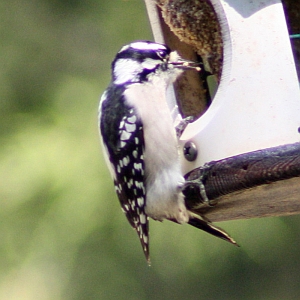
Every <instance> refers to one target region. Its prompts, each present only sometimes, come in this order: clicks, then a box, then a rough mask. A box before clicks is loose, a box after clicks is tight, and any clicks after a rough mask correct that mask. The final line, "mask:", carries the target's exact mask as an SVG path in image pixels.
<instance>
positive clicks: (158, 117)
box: [99, 41, 235, 262]
mask: <svg viewBox="0 0 300 300" xmlns="http://www.w3.org/2000/svg"><path fill="white" fill-rule="evenodd" d="M186 69H195V70H200V68H199V66H198V64H196V63H194V62H191V61H187V60H184V59H183V58H181V57H180V56H179V54H178V53H177V52H176V51H171V50H170V49H169V48H168V47H167V46H165V45H162V44H158V43H154V42H149V41H136V42H132V43H131V44H129V45H126V46H124V47H123V48H122V49H121V50H120V51H119V52H118V53H117V55H116V57H115V59H114V61H113V63H112V81H111V83H110V85H109V86H108V88H107V89H106V91H105V92H104V93H103V95H102V97H101V100H100V106H99V128H100V135H101V139H102V144H103V146H104V152H105V154H106V161H107V164H108V166H109V169H110V171H111V174H112V177H113V180H114V185H115V190H116V193H117V195H118V198H119V200H120V204H121V207H122V210H123V212H124V213H125V215H126V217H127V219H128V221H129V223H130V224H131V226H132V227H133V228H134V229H135V230H136V232H137V234H138V236H139V239H140V242H141V244H142V247H143V251H144V254H145V256H146V259H147V261H148V262H150V258H149V221H148V217H151V218H152V219H154V220H159V221H162V220H164V219H168V220H171V221H174V222H177V223H179V224H183V223H190V224H191V225H193V226H195V227H197V228H200V229H203V230H205V231H207V232H209V233H211V234H214V235H216V236H218V237H221V238H223V239H225V240H227V241H229V242H231V243H234V244H235V242H234V241H233V240H232V239H231V238H230V237H229V236H228V235H227V234H226V233H225V232H224V231H222V230H221V229H219V228H218V227H215V226H214V225H212V224H211V223H210V222H208V221H206V220H204V219H203V218H201V216H198V215H196V214H195V213H193V212H191V211H189V210H188V209H187V208H186V205H185V200H184V196H183V193H182V190H183V188H184V187H185V185H186V182H185V180H184V177H183V174H182V171H181V163H180V156H179V146H178V138H179V137H178V136H177V135H176V127H175V125H174V120H173V118H172V116H171V111H170V108H169V106H168V103H167V100H166V91H167V88H168V86H169V85H170V84H172V83H173V82H174V81H175V80H176V79H177V78H178V77H179V76H180V75H181V74H182V73H183V72H184V70H186Z"/></svg>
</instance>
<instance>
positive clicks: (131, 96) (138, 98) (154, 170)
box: [125, 76, 189, 223]
mask: <svg viewBox="0 0 300 300" xmlns="http://www.w3.org/2000/svg"><path fill="white" fill-rule="evenodd" d="M166 88H167V83H166V82H165V81H164V80H161V78H160V79H159V80H158V78H156V76H154V77H153V80H152V81H150V82H148V83H145V84H132V85H131V86H130V87H129V88H128V89H127V90H126V91H125V97H126V99H127V101H128V103H129V104H130V105H133V106H134V107H136V108H137V112H138V115H139V117H140V118H141V119H142V122H143V129H144V141H145V152H144V159H145V177H146V210H145V211H146V213H147V215H148V216H150V217H151V218H153V219H157V220H163V219H165V218H174V219H176V220H177V221H178V222H179V223H185V222H187V221H188V219H189V217H188V214H187V211H186V207H185V204H184V198H183V195H182V193H181V188H180V187H181V186H182V184H183V183H184V178H183V175H182V172H181V165H180V159H179V147H178V140H177V137H176V132H175V129H174V124H173V120H172V117H171V113H170V109H169V107H168V105H167V102H166Z"/></svg>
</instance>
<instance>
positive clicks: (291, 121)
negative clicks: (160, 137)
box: [147, 0, 300, 173]
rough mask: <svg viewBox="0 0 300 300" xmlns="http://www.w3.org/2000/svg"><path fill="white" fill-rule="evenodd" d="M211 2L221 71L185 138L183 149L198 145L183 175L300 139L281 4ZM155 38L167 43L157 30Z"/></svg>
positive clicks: (267, 0)
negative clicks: (220, 46) (219, 35)
mask: <svg viewBox="0 0 300 300" xmlns="http://www.w3.org/2000/svg"><path fill="white" fill-rule="evenodd" d="M211 3H212V4H213V6H214V8H215V10H216V13H217V15H218V19H219V21H220V24H221V28H222V36H223V46H224V63H223V72H222V76H221V81H220V85H219V88H218V90H217V93H216V95H215V97H214V99H213V102H212V104H211V106H210V107H209V108H208V110H207V111H206V112H205V114H204V115H203V116H201V117H200V118H199V119H198V120H197V121H195V122H194V123H192V124H190V125H188V127H187V128H186V130H185V131H184V133H183V135H182V137H181V142H180V145H181V147H183V146H184V144H185V143H186V142H188V141H192V142H193V143H194V144H195V145H196V147H197V149H198V156H197V159H196V160H195V161H193V162H188V161H187V160H186V159H185V158H184V157H183V156H182V165H183V171H184V173H187V172H188V171H191V170H193V169H195V168H198V167H200V166H203V165H204V164H205V163H208V162H210V161H213V160H220V159H224V158H226V157H231V156H234V155H238V154H241V153H246V152H251V151H255V150H258V149H265V148H269V147H275V146H279V145H283V144H291V143H295V142H299V141H300V133H299V131H298V128H299V127H300V91H299V83H298V78H297V74H296V69H295V63H294V58H293V54H292V50H291V44H290V40H289V34H288V30H287V25H286V20H285V16H284V12H283V8H282V4H281V2H280V1H279V0H260V1H256V0H254V1H253V0H211ZM147 8H148V7H147ZM148 12H149V8H148ZM152 26H153V24H152ZM154 26H155V24H154ZM154 37H155V40H156V41H157V42H163V41H164V40H163V36H162V35H161V34H159V31H157V30H156V32H155V31H154ZM181 152H182V151H181Z"/></svg>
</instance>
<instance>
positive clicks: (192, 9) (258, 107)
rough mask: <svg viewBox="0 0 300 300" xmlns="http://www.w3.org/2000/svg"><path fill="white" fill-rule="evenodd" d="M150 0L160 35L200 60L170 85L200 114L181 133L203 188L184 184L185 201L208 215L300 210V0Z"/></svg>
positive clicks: (193, 176) (184, 154)
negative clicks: (199, 67)
mask: <svg viewBox="0 0 300 300" xmlns="http://www.w3.org/2000/svg"><path fill="white" fill-rule="evenodd" d="M145 4H146V7H147V11H148V15H149V20H150V23H151V27H152V32H153V36H154V40H155V41H156V42H159V43H164V44H167V45H168V46H169V47H170V48H171V49H172V50H175V49H176V50H177V51H178V52H179V53H180V54H181V55H182V56H183V57H184V58H187V59H191V60H198V61H200V62H201V65H202V72H201V74H200V75H199V74H198V73H197V72H193V71H188V72H185V74H184V75H183V77H181V78H180V80H179V81H178V82H176V83H175V84H174V92H173V91H172V92H170V93H168V97H169V99H168V101H169V102H170V103H175V101H176V103H177V104H178V106H179V109H180V111H181V113H182V115H184V116H194V117H196V121H194V122H192V123H190V124H189V125H188V126H187V128H186V129H185V131H184V132H183V135H182V136H181V138H180V152H181V159H182V169H183V172H184V174H185V177H186V178H187V179H190V180H197V179H198V180H199V182H201V183H202V184H203V185H204V190H205V193H206V194H205V195H204V196H203V193H202V195H201V193H199V191H197V190H196V189H195V188H194V187H191V188H187V189H186V191H185V195H186V204H187V206H189V207H190V208H192V209H194V210H197V211H200V212H201V213H203V215H205V216H207V217H208V218H209V219H210V220H211V221H224V220H232V219H241V218H253V217H264V216H275V215H277V216H279V215H291V214H297V213H300V196H299V195H300V178H299V176H300V90H299V78H298V76H299V74H300V67H299V64H298V63H295V60H296V61H297V60H299V58H300V39H297V35H298V34H299V33H300V14H299V11H300V3H297V2H296V1H291V0H286V1H285V2H284V3H282V2H281V1H280V0H260V1H258V0H197V1H196V0H194V1H193V0H189V1H183V0H157V1H155V0H145ZM287 20H288V25H287ZM291 38H292V39H291ZM297 72H298V74H297ZM205 197H207V198H208V199H209V200H210V201H211V202H212V203H213V202H215V203H218V205H216V206H214V207H207V205H202V204H203V202H204V200H205V199H204V198H205Z"/></svg>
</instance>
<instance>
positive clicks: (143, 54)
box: [112, 41, 200, 85]
mask: <svg viewBox="0 0 300 300" xmlns="http://www.w3.org/2000/svg"><path fill="white" fill-rule="evenodd" d="M185 69H195V70H197V71H199V70H200V67H199V66H198V64H197V63H194V62H192V61H188V60H185V59H183V58H181V57H180V55H179V54H178V53H177V52H176V51H171V50H170V49H169V48H168V47H167V46H165V45H162V44H158V43H154V42H149V41H136V42H133V43H131V44H128V45H126V46H124V47H122V49H121V50H120V51H119V52H118V53H117V55H116V58H115V59H114V61H113V63H112V78H113V83H114V84H117V85H120V84H131V83H143V82H147V81H150V80H152V79H153V78H155V76H161V78H162V79H164V80H166V81H169V82H170V81H171V82H172V81H175V80H176V79H177V77H178V76H179V75H180V74H181V73H182V72H183V70H185Z"/></svg>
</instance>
